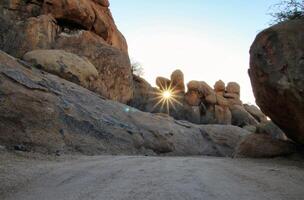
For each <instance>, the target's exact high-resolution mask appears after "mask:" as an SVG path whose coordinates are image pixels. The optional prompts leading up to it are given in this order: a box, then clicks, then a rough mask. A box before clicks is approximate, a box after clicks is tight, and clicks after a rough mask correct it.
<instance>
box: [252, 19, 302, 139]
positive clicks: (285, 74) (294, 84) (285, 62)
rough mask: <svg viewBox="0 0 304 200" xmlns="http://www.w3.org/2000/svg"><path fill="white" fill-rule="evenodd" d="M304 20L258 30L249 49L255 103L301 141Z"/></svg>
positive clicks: (291, 135) (290, 135)
mask: <svg viewBox="0 0 304 200" xmlns="http://www.w3.org/2000/svg"><path fill="white" fill-rule="evenodd" d="M303 44H304V21H303V20H291V21H287V22H284V23H280V24H277V25H275V26H272V27H270V28H268V29H266V30H264V31H262V32H261V33H260V34H259V35H258V36H257V37H256V39H255V41H254V43H253V44H252V46H251V49H250V69H249V75H250V78H251V82H252V87H253V91H254V94H255V97H256V103H257V105H259V107H260V108H261V110H262V111H263V112H264V113H265V114H267V116H269V117H270V118H271V119H272V120H273V122H275V123H276V124H277V125H278V126H279V127H280V128H281V129H282V130H283V131H284V132H285V133H286V134H287V136H288V137H289V138H291V139H292V140H294V141H296V142H298V143H301V144H304V123H303V121H304V57H303V55H304V46H303Z"/></svg>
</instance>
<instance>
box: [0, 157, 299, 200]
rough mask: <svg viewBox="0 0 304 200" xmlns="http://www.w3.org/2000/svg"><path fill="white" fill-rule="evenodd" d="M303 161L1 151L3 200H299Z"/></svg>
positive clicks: (0, 191)
mask: <svg viewBox="0 0 304 200" xmlns="http://www.w3.org/2000/svg"><path fill="white" fill-rule="evenodd" d="M303 186H304V162H303V161H290V160H285V159H270V160H250V159H230V158H212V157H140V156H138V157H134V156H98V157H83V156H81V157H75V156H70V157H66V156H61V157H57V158H56V157H44V156H41V155H40V156H39V155H31V156H27V154H11V153H1V152H0V199H1V200H2V199H3V200H13V199H14V200H19V199H22V200H29V199H32V200H36V199H37V200H38V199H39V200H61V199H62V200H87V199H88V200H92V199H98V200H112V199H113V200H150V199H153V200H154V199H155V200H171V199H172V200H187V199H197V200H202V199H204V200H209V199H212V200H213V199H218V200H226V199H227V200H228V199H229V200H243V199H244V200H245V199H246V200H264V199H271V200H273V199H275V200H303V199H304V187H303Z"/></svg>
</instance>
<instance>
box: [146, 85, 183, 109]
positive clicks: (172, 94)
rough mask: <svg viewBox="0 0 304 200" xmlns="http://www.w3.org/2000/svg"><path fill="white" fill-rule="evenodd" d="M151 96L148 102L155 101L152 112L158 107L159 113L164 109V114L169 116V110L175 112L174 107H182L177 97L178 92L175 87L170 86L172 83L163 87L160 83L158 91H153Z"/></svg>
mask: <svg viewBox="0 0 304 200" xmlns="http://www.w3.org/2000/svg"><path fill="white" fill-rule="evenodd" d="M151 94H152V96H153V97H151V99H150V100H151V101H155V104H154V105H153V110H154V109H155V108H157V107H158V106H159V107H160V110H161V111H163V110H164V109H165V112H167V113H168V114H169V113H170V109H171V108H173V109H174V110H176V108H177V107H176V105H182V103H181V102H180V99H181V96H180V95H179V91H178V90H177V89H176V87H173V86H172V83H170V84H169V85H163V84H162V83H160V87H159V90H158V91H157V92H155V91H153V92H151Z"/></svg>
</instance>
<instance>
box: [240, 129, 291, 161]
mask: <svg viewBox="0 0 304 200" xmlns="http://www.w3.org/2000/svg"><path fill="white" fill-rule="evenodd" d="M294 152H296V146H295V145H294V144H293V143H291V142H288V141H282V140H274V139H272V138H271V137H270V136H267V135H262V134H254V133H253V134H250V135H249V136H247V137H245V138H244V139H243V140H242V142H241V143H240V144H239V146H238V148H237V150H236V155H235V157H252V158H271V157H276V156H286V155H289V154H292V153H294Z"/></svg>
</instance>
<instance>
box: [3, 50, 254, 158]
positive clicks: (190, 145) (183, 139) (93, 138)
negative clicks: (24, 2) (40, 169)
mask: <svg viewBox="0 0 304 200" xmlns="http://www.w3.org/2000/svg"><path fill="white" fill-rule="evenodd" d="M0 91H1V98H0V101H1V104H0V130H1V132H0V145H5V146H15V145H18V144H24V145H25V146H26V149H27V150H28V151H37V152H41V153H57V152H58V151H60V152H62V153H65V152H78V153H83V154H89V155H96V154H102V153H103V154H104V153H107V154H145V153H146V152H151V150H152V151H153V152H154V153H155V154H165V155H181V156H182V155H210V156H232V155H233V154H234V153H235V151H234V150H235V147H236V146H237V144H238V143H239V142H240V140H241V139H242V138H243V137H244V136H246V135H248V134H249V133H248V132H247V131H245V130H243V129H241V128H238V127H234V126H219V125H217V126H214V125H213V126H202V125H201V126H198V125H194V124H191V123H189V122H186V121H177V120H174V119H173V118H171V117H170V118H169V117H163V116H160V115H154V114H151V113H144V112H141V111H139V110H137V109H134V108H131V107H129V106H126V105H123V104H120V103H118V102H115V101H109V100H105V99H103V98H101V97H100V96H99V95H97V94H96V93H93V92H90V91H89V90H87V89H85V88H83V87H80V86H78V85H76V84H74V83H71V82H69V81H66V80H64V79H61V78H59V77H58V76H54V75H51V74H49V73H47V72H42V71H40V70H38V69H35V68H31V69H29V68H25V67H23V66H21V65H20V64H19V63H18V62H17V61H16V60H15V59H14V58H12V57H10V56H8V55H6V54H4V53H2V52H0ZM12 91H13V92H12Z"/></svg>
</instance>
